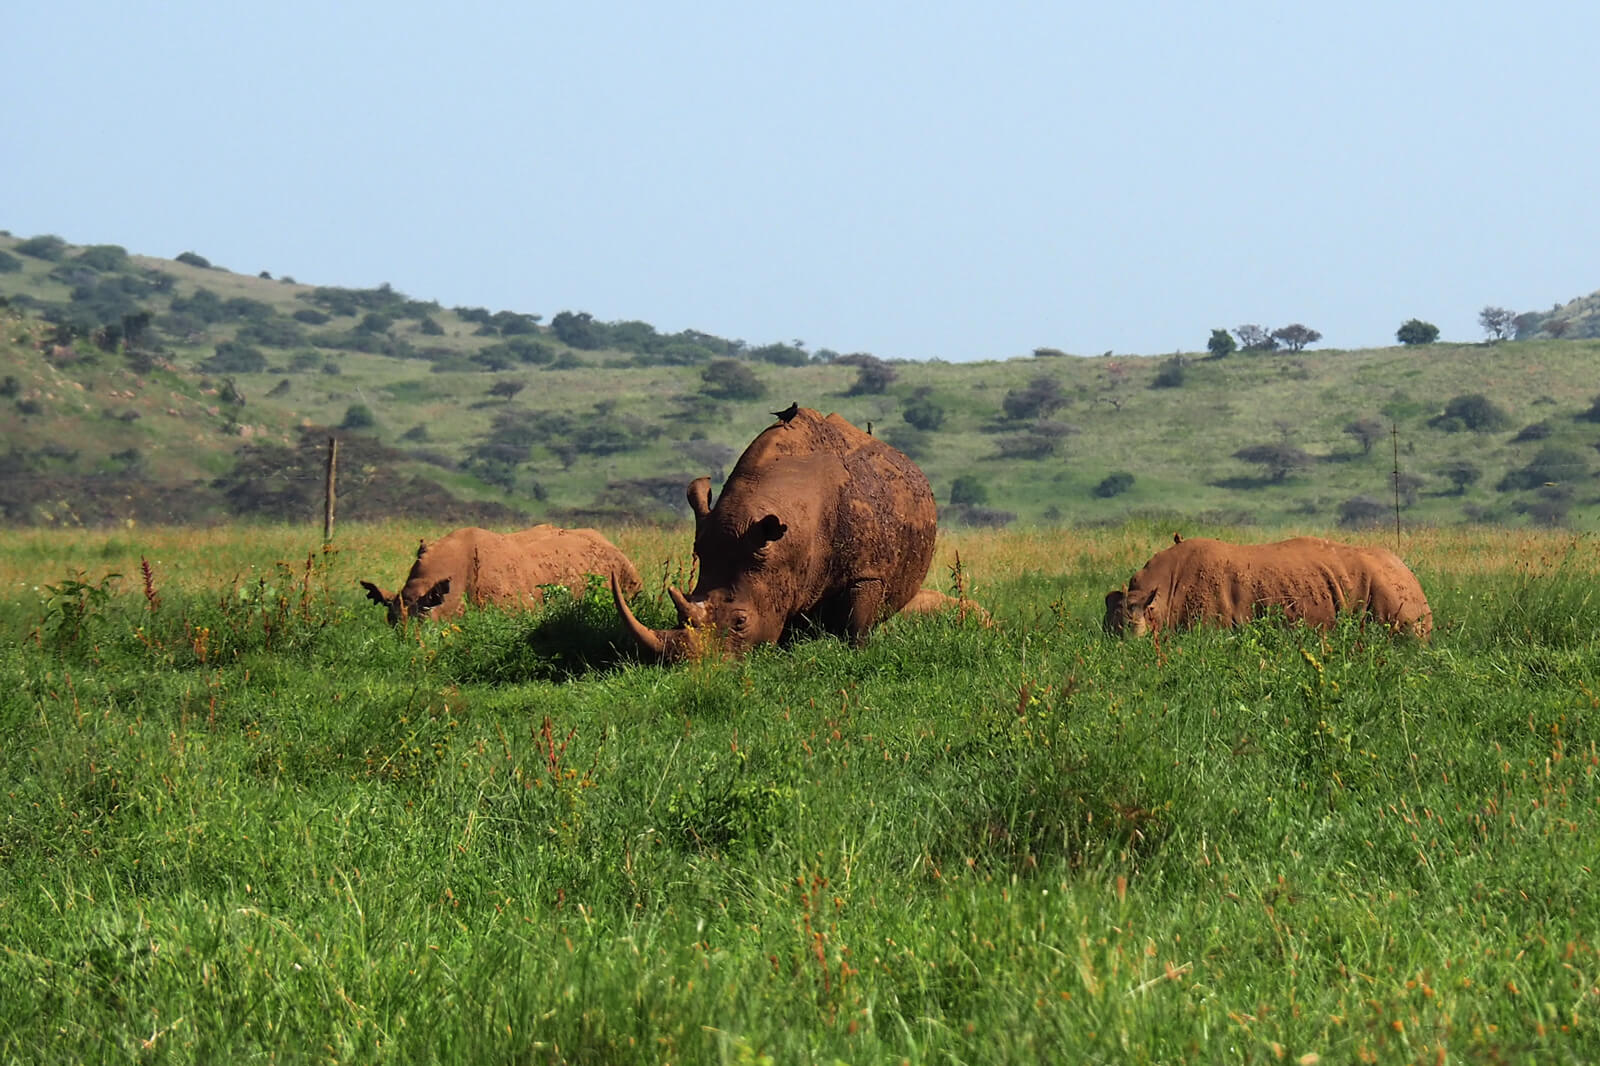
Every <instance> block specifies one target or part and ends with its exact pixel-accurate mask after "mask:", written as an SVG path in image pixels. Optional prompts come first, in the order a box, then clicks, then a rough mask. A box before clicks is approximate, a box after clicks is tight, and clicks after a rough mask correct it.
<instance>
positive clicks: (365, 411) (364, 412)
mask: <svg viewBox="0 0 1600 1066" xmlns="http://www.w3.org/2000/svg"><path fill="white" fill-rule="evenodd" d="M377 424H378V420H377V419H376V418H374V417H373V415H372V409H371V408H370V407H368V406H367V405H366V404H364V403H353V404H351V405H350V406H349V407H347V408H345V411H344V420H343V421H341V422H340V423H339V428H340V429H371V428H372V427H373V426H375V425H377Z"/></svg>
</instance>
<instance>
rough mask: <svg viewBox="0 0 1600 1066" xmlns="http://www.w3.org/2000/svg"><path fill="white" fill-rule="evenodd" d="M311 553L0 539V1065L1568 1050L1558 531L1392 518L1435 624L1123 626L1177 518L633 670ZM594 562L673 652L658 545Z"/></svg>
mask: <svg viewBox="0 0 1600 1066" xmlns="http://www.w3.org/2000/svg"><path fill="white" fill-rule="evenodd" d="M1305 531H1307V530H1305V529H1297V530H1295V532H1305ZM318 532H320V531H310V530H290V529H287V528H284V527H273V526H262V527H250V526H229V527H218V528H214V529H157V528H144V527H138V526H135V527H132V528H122V529H117V530H114V531H100V532H93V531H84V530H48V531H46V530H8V531H5V532H3V533H0V648H3V649H4V650H3V653H0V728H3V729H4V731H5V734H6V735H7V736H8V737H9V738H10V741H9V743H7V744H6V745H5V746H4V748H3V749H0V760H3V768H4V781H5V789H6V806H5V811H4V816H3V818H0V869H3V871H4V882H3V887H0V989H3V990H4V995H3V996H0V1060H3V1061H5V1062H82V1061H137V1062H224V1061H226V1062H242V1061H275V1062H313V1061H315V1062H397V1063H400V1062H403V1063H415V1062H432V1061H439V1062H473V1063H499V1062H507V1063H511V1062H515V1063H546V1062H550V1063H559V1062H583V1063H607V1062H617V1063H625V1062H626V1063H631V1062H652V1063H653V1062H693V1063H698V1062H715V1063H724V1062H726V1063H764V1062H771V1063H790V1062H821V1063H834V1062H847V1063H874V1062H907V1063H933V1062H938V1063H948V1062H964V1063H1000V1062H1117V1063H1124V1062H1158V1061H1159V1062H1180V1061H1183V1062H1210V1061H1215V1062H1279V1061H1283V1062H1298V1063H1302V1064H1309V1063H1315V1062H1323V1063H1332V1062H1340V1063H1343V1062H1380V1063H1388V1062H1397V1063H1398V1062H1426V1063H1438V1062H1445V1061H1470V1062H1538V1063H1548V1062H1586V1061H1593V1060H1595V1059H1596V1058H1597V1057H1600V1028H1597V1027H1600V1018H1597V1011H1600V950H1597V947H1600V893H1597V892H1596V891H1595V890H1594V889H1592V888H1591V887H1590V886H1591V885H1592V883H1593V881H1594V870H1595V868H1596V866H1597V864H1600V787H1597V781H1596V770H1597V767H1600V747H1597V741H1600V737H1597V725H1600V717H1597V716H1600V710H1597V708H1600V654H1597V653H1600V647H1597V641H1596V634H1597V632H1600V602H1597V601H1596V597H1595V592H1594V590H1595V589H1596V587H1597V586H1596V577H1597V575H1596V569H1597V567H1600V563H1597V560H1596V553H1595V550H1594V549H1595V542H1594V539H1593V537H1592V536H1590V535H1583V534H1573V533H1570V532H1559V531H1549V530H1534V529H1519V530H1508V529H1497V528H1488V527H1455V528H1449V529H1435V530H1426V531H1419V532H1416V533H1408V534H1407V535H1406V537H1405V539H1404V542H1403V544H1402V545H1401V548H1402V552H1401V554H1402V555H1403V556H1404V557H1405V558H1406V560H1407V561H1408V562H1409V563H1411V565H1412V566H1413V567H1414V569H1415V570H1416V571H1417V573H1418V576H1419V577H1420V578H1421V580H1422V583H1423V586H1424V588H1425V590H1426V591H1427V593H1428V596H1429V598H1430V601H1431V603H1432V606H1433V609H1434V613H1435V618H1436V623H1437V631H1436V634H1435V637H1434V639H1433V641H1432V642H1431V643H1430V644H1428V645H1418V644H1415V643H1413V642H1409V641H1404V640H1402V641H1393V640H1391V639H1389V638H1388V637H1387V636H1386V635H1384V634H1383V633H1381V632H1379V631H1376V630H1371V629H1366V628H1363V627H1362V626H1361V625H1359V624H1358V623H1355V622H1349V623H1346V624H1343V625H1341V626H1340V627H1338V628H1336V629H1335V630H1333V631H1332V632H1329V633H1326V634H1323V633H1319V632H1315V631H1308V630H1304V629H1282V628H1277V627H1274V626H1272V625H1271V624H1268V623H1261V624H1258V625H1255V626H1252V627H1249V628H1246V629H1244V630H1242V631H1239V632H1234V633H1216V632H1192V633H1187V634H1182V635H1177V636H1168V637H1164V638H1162V639H1161V640H1159V641H1149V640H1143V641H1134V640H1126V641H1125V640H1119V639H1111V638H1108V637H1106V636H1104V635H1103V634H1102V633H1101V631H1100V624H1099V623H1100V613H1101V600H1102V597H1103V595H1104V593H1105V592H1106V590H1107V589H1108V588H1110V587H1112V586H1113V585H1115V584H1117V583H1120V582H1121V581H1124V580H1126V578H1127V577H1128V576H1129V575H1130V574H1131V573H1132V572H1133V570H1134V569H1136V568H1137V567H1138V566H1139V565H1140V564H1141V563H1142V562H1143V561H1144V560H1145V559H1146V558H1148V556H1149V555H1150V554H1152V553H1153V552H1155V551H1157V550H1159V549H1160V548H1161V547H1162V546H1164V545H1165V544H1166V543H1169V542H1170V534H1171V528H1170V526H1159V525H1156V524H1154V523H1148V522H1146V523H1140V522H1133V523H1128V524H1123V525H1113V526H1104V527H1096V528H1093V529H1084V528H1070V527H1068V528H1060V529H1036V530H1031V531H1022V530H1019V531H998V532H995V531H967V532H959V531H958V532H954V533H947V534H945V535H943V537H942V539H941V542H940V546H939V550H938V554H937V557H936V562H935V566H934V571H933V573H931V574H930V575H929V584H932V585H938V586H940V587H943V588H946V589H947V590H948V589H950V588H951V587H952V584H953V582H954V581H955V580H956V579H957V575H959V580H960V581H961V582H962V583H963V584H964V585H965V587H966V589H967V590H968V591H969V593H970V594H971V595H972V596H973V597H974V598H975V599H976V600H978V601H979V602H980V603H982V604H983V605H984V606H985V607H987V608H988V609H989V610H990V611H991V612H992V614H993V616H994V619H995V625H994V626H993V627H991V628H985V627H983V626H981V625H978V624H977V623H976V622H972V621H968V622H962V621H960V620H959V619H957V618H954V617H928V618H910V617H906V618H899V619H895V620H892V621H891V622H889V623H888V624H886V625H885V626H884V627H883V628H882V629H880V630H879V631H878V632H876V633H875V634H874V636H873V639H872V640H871V641H870V642H869V643H868V645H867V646H866V647H864V648H862V649H859V650H853V649H851V648H849V647H848V646H846V645H844V644H842V643H840V642H838V641H835V640H832V639H816V640H801V641H798V642H796V643H794V644H793V645H791V646H789V647H786V648H783V649H772V648H769V649H761V650H758V652H757V653H755V654H752V655H751V656H749V657H748V658H747V659H745V660H742V661H738V662H726V661H718V660H706V661H701V662H697V663H688V664H683V665H680V666H676V667H672V668H662V667H659V666H655V665H650V664H642V663H639V662H637V661H636V660H635V659H634V658H633V657H632V656H631V655H629V654H628V653H625V652H618V651H616V650H615V649H614V647H613V642H614V641H619V640H621V633H620V629H619V628H618V627H617V625H616V623H615V619H614V617H613V611H612V607H611V605H610V603H609V598H608V596H606V595H604V594H601V593H600V592H599V591H598V590H595V591H592V592H591V593H590V595H589V596H587V597H583V598H579V599H577V600H573V599H570V598H558V599H555V600H553V601H552V602H551V603H550V604H549V605H548V606H547V607H546V608H545V610H544V611H543V612H542V613H540V614H537V615H533V616H516V615H506V614H502V613H500V612H496V611H483V612H475V613H471V614H469V615H468V616H466V617H465V618H464V619H462V620H461V621H460V622H458V623H455V624H448V625H436V626H431V627H422V626H413V627H411V628H410V629H404V630H391V629H390V628H389V627H388V626H386V625H385V624H384V620H383V615H382V612H381V611H380V610H378V609H377V608H375V607H373V606H372V605H371V604H370V603H368V602H366V601H365V600H364V599H363V598H362V594H361V592H360V590H359V588H358V587H357V581H358V580H359V579H362V578H372V579H376V580H378V581H379V582H380V583H381V584H384V585H385V586H392V585H393V584H396V583H397V581H398V579H399V578H400V577H401V576H402V575H403V574H404V573H405V571H406V569H407V567H408V566H409V563H410V559H411V553H412V551H413V550H414V547H415V541H416V537H417V536H418V534H419V532H423V533H426V534H428V535H430V536H431V535H433V534H435V533H437V532H441V531H440V530H422V531H419V530H418V529H416V528H415V527H413V526H400V525H374V526H365V527H361V526H351V527H346V528H343V529H341V530H340V531H339V532H338V534H337V537H336V542H335V544H334V546H333V547H331V548H330V549H328V550H326V551H325V550H323V549H322V547H321V545H320V544H319V543H318V538H317V533H318ZM1183 532H1184V533H1185V534H1186V535H1201V534H1209V535H1220V536H1228V535H1230V534H1239V536H1240V538H1241V539H1267V538H1268V537H1269V536H1270V535H1271V534H1270V533H1266V532H1263V531H1262V530H1259V529H1252V530H1249V531H1247V532H1241V531H1238V530H1229V529H1225V528H1217V527H1212V528H1190V527H1187V526H1186V527H1185V528H1184V530H1183ZM614 539H615V540H616V541H617V542H618V543H619V545H620V546H621V547H622V548H623V549H624V550H625V551H627V552H628V553H629V554H630V555H631V556H632V557H633V558H634V559H635V560H636V561H637V562H638V564H639V569H640V571H641V573H643V574H644V575H645V576H646V584H647V591H646V593H645V596H644V598H643V600H642V601H641V604H640V606H639V610H640V611H641V613H642V615H643V616H644V617H645V618H646V620H647V621H648V620H651V619H653V620H654V622H655V624H658V625H659V624H666V623H667V622H668V621H669V619H670V617H671V610H670V606H669V605H668V603H667V601H666V598H665V596H664V594H663V591H662V590H663V586H664V584H665V582H667V581H669V580H672V581H683V580H686V579H687V576H688V573H689V570H690V566H691V560H690V558H689V553H688V543H689V533H688V530H687V528H679V529H666V530H662V529H657V528H648V527H641V528H637V529H629V530H623V531H620V532H619V533H618V534H617V535H616V536H615V537H614ZM1369 539H1370V540H1371V541H1373V542H1376V543H1385V544H1389V545H1390V546H1392V534H1391V535H1390V536H1389V537H1385V536H1383V535H1381V534H1377V533H1374V534H1371V535H1370V537H1369ZM113 575H117V576H113Z"/></svg>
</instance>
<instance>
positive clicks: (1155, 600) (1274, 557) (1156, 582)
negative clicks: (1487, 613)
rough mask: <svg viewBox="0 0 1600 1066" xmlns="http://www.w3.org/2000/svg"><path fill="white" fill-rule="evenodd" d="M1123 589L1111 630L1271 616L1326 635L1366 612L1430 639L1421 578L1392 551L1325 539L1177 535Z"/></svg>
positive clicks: (1108, 619)
mask: <svg viewBox="0 0 1600 1066" xmlns="http://www.w3.org/2000/svg"><path fill="white" fill-rule="evenodd" d="M1173 540H1174V542H1175V543H1174V544H1173V546H1172V547H1170V548H1168V549H1166V550H1165V551H1161V552H1157V553H1156V554H1155V555H1154V556H1153V557H1152V558H1151V559H1150V561H1149V562H1148V563H1146V564H1145V565H1144V568H1143V569H1141V570H1140V571H1139V572H1138V573H1137V574H1135V575H1133V579H1132V580H1131V581H1129V582H1128V585H1127V587H1126V588H1123V589H1113V590H1112V591H1111V592H1109V593H1107V594H1106V614H1105V628H1106V630H1107V631H1108V632H1114V633H1121V632H1130V633H1132V634H1133V635H1135V636H1142V635H1143V634H1145V633H1148V632H1152V631H1156V632H1159V631H1160V630H1164V629H1183V628H1186V627H1188V626H1193V625H1203V624H1209V625H1219V626H1234V625H1241V624H1243V623H1245V622H1248V621H1250V620H1251V619H1253V618H1257V617H1259V616H1260V615H1262V614H1263V613H1265V612H1266V611H1267V610H1269V609H1271V608H1278V609H1280V610H1282V612H1283V615H1284V617H1285V618H1286V619H1288V620H1289V621H1292V622H1293V621H1300V622H1305V623H1307V624H1308V625H1314V626H1320V627H1324V628H1326V627H1328V626H1331V625H1333V623H1334V619H1335V618H1336V617H1337V615H1338V614H1339V612H1341V611H1344V612H1349V613H1352V614H1364V615H1367V616H1368V617H1370V618H1372V619H1373V620H1375V621H1377V622H1380V623H1382V624H1383V625H1385V626H1388V627H1389V628H1390V629H1393V630H1396V631H1399V632H1406V633H1410V634H1411V635H1413V636H1415V637H1417V638H1419V639H1422V640H1426V639H1427V638H1428V635H1429V634H1430V633H1431V632H1432V631H1433V612H1432V610H1431V609H1430V608H1429V607H1428V598H1427V597H1426V596H1425V595H1424V594H1423V592H1422V585H1421V584H1420V583H1419V582H1418V581H1417V578H1416V575H1415V574H1413V573H1412V572H1411V570H1410V569H1409V568H1408V567H1407V566H1406V564H1405V563H1403V562H1401V561H1400V559H1399V558H1398V557H1397V556H1396V555H1395V554H1394V553H1393V552H1390V551H1386V550H1384V549H1383V548H1364V547H1358V546H1355V545H1351V544H1341V543H1339V542H1337V541H1332V540H1324V539H1322V538H1321V537H1295V538H1293V539H1291V540H1283V541H1278V542H1276V543H1273V544H1230V543H1227V542H1226V541H1220V540H1210V539H1207V538H1205V537H1196V538H1194V539H1192V540H1185V539H1183V538H1182V537H1178V536H1175V537H1174V538H1173Z"/></svg>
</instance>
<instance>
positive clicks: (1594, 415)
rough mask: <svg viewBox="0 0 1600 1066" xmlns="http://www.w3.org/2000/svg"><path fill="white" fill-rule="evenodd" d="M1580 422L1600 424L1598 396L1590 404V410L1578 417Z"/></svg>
mask: <svg viewBox="0 0 1600 1066" xmlns="http://www.w3.org/2000/svg"><path fill="white" fill-rule="evenodd" d="M1578 418H1579V420H1580V421H1584V422H1600V396H1596V397H1595V398H1594V400H1593V402H1591V403H1590V404H1589V409H1588V410H1587V411H1584V412H1582V413H1581V414H1579V415H1578Z"/></svg>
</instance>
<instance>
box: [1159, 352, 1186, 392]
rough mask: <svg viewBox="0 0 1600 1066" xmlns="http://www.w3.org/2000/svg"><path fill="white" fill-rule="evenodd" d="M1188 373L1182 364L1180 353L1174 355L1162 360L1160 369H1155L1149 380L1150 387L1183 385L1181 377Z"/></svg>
mask: <svg viewBox="0 0 1600 1066" xmlns="http://www.w3.org/2000/svg"><path fill="white" fill-rule="evenodd" d="M1187 373H1188V370H1187V368H1186V367H1185V366H1184V364H1183V357H1182V356H1181V355H1174V356H1173V357H1172V358H1170V359H1166V360H1163V361H1162V363H1161V369H1160V370H1157V371H1156V376H1155V377H1154V378H1152V379H1151V380H1150V387H1151V388H1152V389H1177V388H1182V387H1183V379H1184V377H1185V375H1186V374H1187Z"/></svg>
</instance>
